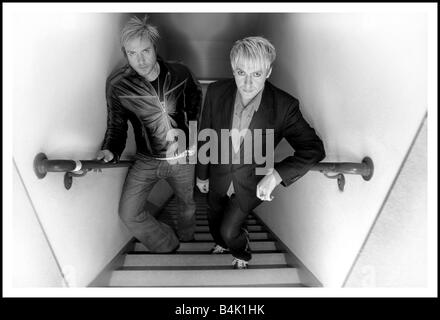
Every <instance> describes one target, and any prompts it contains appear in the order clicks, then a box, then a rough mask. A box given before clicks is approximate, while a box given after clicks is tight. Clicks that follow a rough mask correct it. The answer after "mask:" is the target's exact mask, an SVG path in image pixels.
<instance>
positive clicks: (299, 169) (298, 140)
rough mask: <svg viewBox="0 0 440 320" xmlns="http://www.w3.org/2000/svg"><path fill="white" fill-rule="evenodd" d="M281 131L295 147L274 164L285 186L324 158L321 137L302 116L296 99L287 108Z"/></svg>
mask: <svg viewBox="0 0 440 320" xmlns="http://www.w3.org/2000/svg"><path fill="white" fill-rule="evenodd" d="M282 132H283V137H284V138H285V139H286V140H287V141H288V142H289V144H290V145H291V146H292V147H293V148H294V149H295V152H294V154H293V155H292V156H289V157H287V158H285V159H284V160H282V161H281V162H279V163H277V164H275V169H276V170H277V172H278V174H279V175H280V176H281V178H282V182H281V184H282V185H283V186H285V187H286V186H289V185H290V184H292V183H293V182H295V181H296V180H298V179H299V178H301V177H302V176H303V175H305V174H306V173H307V171H309V170H310V169H311V168H312V167H313V166H314V165H315V164H316V163H318V162H319V161H321V160H322V159H324V157H325V151H324V145H323V143H322V141H321V139H320V138H319V137H318V136H317V135H316V133H315V130H314V129H313V128H311V127H310V126H309V124H308V123H307V122H306V120H305V119H304V118H303V116H302V114H301V112H300V110H299V103H298V100H296V99H295V100H294V101H293V103H292V104H290V105H289V107H288V108H287V113H286V115H285V117H284V121H283V126H282Z"/></svg>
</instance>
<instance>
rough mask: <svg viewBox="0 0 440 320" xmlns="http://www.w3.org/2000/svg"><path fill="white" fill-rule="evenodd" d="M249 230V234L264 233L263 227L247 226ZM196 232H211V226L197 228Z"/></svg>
mask: <svg viewBox="0 0 440 320" xmlns="http://www.w3.org/2000/svg"><path fill="white" fill-rule="evenodd" d="M247 229H248V231H249V232H255V231H264V230H265V229H264V227H263V226H257V225H251V226H247ZM196 232H209V226H208V225H206V226H200V225H199V226H196Z"/></svg>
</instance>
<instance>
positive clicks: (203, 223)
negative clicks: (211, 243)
mask: <svg viewBox="0 0 440 320" xmlns="http://www.w3.org/2000/svg"><path fill="white" fill-rule="evenodd" d="M246 224H247V225H248V226H254V225H258V226H261V224H260V223H259V222H258V221H257V220H254V219H252V220H247V221H246ZM196 225H198V226H207V225H208V220H196Z"/></svg>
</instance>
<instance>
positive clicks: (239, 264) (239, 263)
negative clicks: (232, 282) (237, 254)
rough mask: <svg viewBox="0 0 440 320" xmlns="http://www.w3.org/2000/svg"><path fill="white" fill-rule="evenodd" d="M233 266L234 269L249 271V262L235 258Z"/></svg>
mask: <svg viewBox="0 0 440 320" xmlns="http://www.w3.org/2000/svg"><path fill="white" fill-rule="evenodd" d="M232 265H233V267H234V269H247V268H248V262H247V261H245V260H241V259H238V258H234V260H232Z"/></svg>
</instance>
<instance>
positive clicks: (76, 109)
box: [5, 10, 134, 286]
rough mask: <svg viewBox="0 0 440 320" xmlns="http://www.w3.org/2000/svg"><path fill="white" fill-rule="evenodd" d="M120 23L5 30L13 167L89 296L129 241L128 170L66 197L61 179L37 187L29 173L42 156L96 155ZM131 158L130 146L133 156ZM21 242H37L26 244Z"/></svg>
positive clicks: (23, 22) (26, 25)
mask: <svg viewBox="0 0 440 320" xmlns="http://www.w3.org/2000/svg"><path fill="white" fill-rule="evenodd" d="M123 22H124V15H122V14H93V13H84V14H82V13H50V12H38V13H36V12H30V11H26V10H23V11H21V12H17V13H15V14H10V15H9V19H8V20H7V23H6V25H5V26H6V28H5V31H6V34H7V38H6V39H9V40H10V41H9V40H8V41H7V42H6V45H5V50H7V54H8V55H9V57H11V58H12V61H8V64H9V63H11V64H12V65H9V68H10V69H11V70H12V73H10V74H9V76H10V78H8V79H6V80H7V81H8V83H12V85H11V86H10V87H12V92H8V94H9V95H10V96H11V97H12V105H11V106H8V107H11V108H12V109H13V157H14V159H15V161H16V163H17V167H18V171H19V174H20V175H21V176H22V177H23V180H24V184H25V187H26V188H27V190H28V191H29V194H30V198H31V200H32V202H33V203H34V205H35V209H36V212H37V214H38V216H39V217H40V219H41V223H42V226H43V228H44V231H45V232H46V234H47V237H48V239H49V242H50V244H51V245H52V247H53V250H54V252H55V255H56V256H57V258H58V261H59V263H60V265H61V268H62V269H63V270H65V271H67V272H68V273H69V274H70V279H71V282H70V283H69V285H70V286H86V285H87V284H88V283H89V282H90V281H92V280H93V279H94V277H95V276H96V275H97V274H98V272H100V271H101V270H102V269H103V267H104V266H105V265H106V264H107V263H108V262H109V261H110V260H111V259H112V258H113V257H114V256H115V254H116V253H117V252H118V251H119V250H120V249H121V248H122V246H123V245H125V244H126V242H127V241H128V240H129V239H130V238H131V236H130V235H129V233H128V232H127V230H126V228H125V226H124V225H123V224H122V223H121V222H120V220H119V217H118V214H117V208H118V202H119V197H120V192H121V188H122V183H123V181H124V178H125V174H126V170H127V169H126V168H124V169H112V170H103V172H102V173H99V174H98V173H89V174H87V176H85V177H82V178H76V179H75V178H74V181H73V186H72V188H71V189H70V190H66V189H65V188H64V185H63V174H62V173H48V174H47V176H46V177H45V178H44V179H42V180H39V179H37V177H36V176H35V174H34V172H33V164H32V163H33V159H34V156H35V155H36V154H37V153H39V152H44V153H46V155H47V156H48V157H49V159H57V158H58V159H92V158H93V157H94V155H95V152H96V150H98V149H99V148H100V145H101V143H102V139H103V135H104V132H105V128H106V103H105V80H106V77H107V76H108V75H109V73H110V72H111V70H112V68H113V67H114V66H115V65H116V63H117V62H118V61H119V60H120V58H121V53H120V49H119V31H120V28H121V26H122V23H123ZM133 150H134V148H133V143H131V144H130V143H129V146H128V148H127V152H133ZM23 201H26V200H25V199H24V200H23ZM16 209H17V210H19V208H18V207H17V208H16ZM14 213H15V212H14ZM20 217H21V215H20V214H19V213H17V215H15V216H14V217H13V218H14V219H20ZM22 241H23V242H25V243H30V242H33V241H34V239H33V238H32V237H31V234H29V235H28V236H24V237H23V239H22ZM17 272H22V270H21V271H20V270H17Z"/></svg>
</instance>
